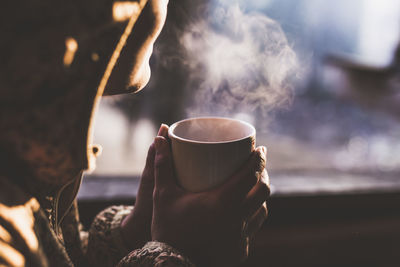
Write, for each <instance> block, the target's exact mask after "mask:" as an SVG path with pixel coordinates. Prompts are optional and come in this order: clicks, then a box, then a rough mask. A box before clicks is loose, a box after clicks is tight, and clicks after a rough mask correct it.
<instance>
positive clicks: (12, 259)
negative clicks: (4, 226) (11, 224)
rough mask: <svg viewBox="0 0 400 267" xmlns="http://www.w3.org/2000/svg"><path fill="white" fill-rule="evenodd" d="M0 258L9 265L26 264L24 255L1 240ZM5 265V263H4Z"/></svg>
mask: <svg viewBox="0 0 400 267" xmlns="http://www.w3.org/2000/svg"><path fill="white" fill-rule="evenodd" d="M0 258H1V259H2V260H4V261H5V262H2V263H5V264H6V265H7V266H25V258H24V256H23V255H22V254H21V253H20V252H19V251H18V250H16V249H15V248H13V247H11V246H9V245H8V244H6V243H4V242H3V241H1V240H0ZM2 266H3V265H2Z"/></svg>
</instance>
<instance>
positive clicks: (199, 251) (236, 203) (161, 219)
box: [151, 137, 269, 266]
mask: <svg viewBox="0 0 400 267" xmlns="http://www.w3.org/2000/svg"><path fill="white" fill-rule="evenodd" d="M155 147H156V157H155V163H154V167H155V169H154V175H155V188H154V197H153V220H152V226H151V235H152V239H153V240H155V241H160V242H165V243H168V244H170V245H171V246H173V247H175V248H176V249H178V250H180V251H181V252H182V253H183V254H184V255H187V256H188V257H189V258H190V259H191V260H192V261H193V262H194V263H195V264H197V265H199V266H202V265H204V266H233V265H236V264H239V263H240V262H241V261H243V260H244V259H245V258H246V257H247V256H248V240H249V236H251V235H254V233H255V232H256V231H257V230H258V229H259V228H260V227H261V225H262V223H263V222H264V220H265V218H266V215H267V210H266V206H265V204H264V203H265V201H266V199H267V197H268V196H269V187H268V186H267V184H266V183H265V179H260V174H261V173H262V172H263V171H264V167H265V161H266V160H265V148H261V147H260V148H257V149H256V151H255V152H254V153H253V154H252V156H251V158H250V159H249V160H248V162H247V163H246V164H245V165H244V166H243V167H242V168H241V169H240V170H239V172H237V173H236V174H234V175H233V176H232V177H230V178H229V179H228V180H227V182H225V183H224V184H223V185H221V186H218V187H216V188H214V189H212V190H210V191H206V192H200V193H190V192H187V191H185V190H184V189H182V188H181V187H179V186H178V185H177V183H176V179H175V176H174V171H173V165H172V157H171V150H170V146H169V142H168V141H167V139H166V138H164V137H157V138H156V139H155ZM266 177H267V176H266V172H264V178H266Z"/></svg>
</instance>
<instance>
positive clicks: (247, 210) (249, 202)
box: [242, 172, 270, 219]
mask: <svg viewBox="0 0 400 267" xmlns="http://www.w3.org/2000/svg"><path fill="white" fill-rule="evenodd" d="M263 173H264V172H263ZM269 195H270V188H269V186H268V185H267V184H266V183H265V182H264V181H263V179H260V181H258V182H257V184H256V185H255V186H254V187H253V188H252V189H251V190H250V192H249V193H248V194H247V196H246V198H245V200H244V203H243V207H242V216H243V218H244V219H248V218H249V217H250V216H251V215H253V214H254V213H255V212H256V211H257V210H258V209H259V208H260V207H261V205H262V204H263V203H264V202H265V201H266V200H267V198H268V197H269Z"/></svg>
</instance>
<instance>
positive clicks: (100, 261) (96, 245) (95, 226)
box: [87, 206, 194, 267]
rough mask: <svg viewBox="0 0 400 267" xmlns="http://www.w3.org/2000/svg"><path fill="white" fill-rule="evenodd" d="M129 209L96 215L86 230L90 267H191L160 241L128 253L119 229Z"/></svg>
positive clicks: (176, 252) (120, 207)
mask: <svg viewBox="0 0 400 267" xmlns="http://www.w3.org/2000/svg"><path fill="white" fill-rule="evenodd" d="M132 209H133V207H132V206H112V207H109V208H107V209H105V210H104V211H102V212H101V213H99V214H98V215H97V216H96V218H95V219H94V221H93V223H92V226H91V227H90V230H89V241H88V247H87V259H88V261H89V263H90V266H98V267H102V266H116V265H118V266H132V267H136V266H141V267H142V266H143V267H146V266H149V267H150V266H166V267H167V266H174V267H181V266H182V267H183V266H185V267H186V266H191V267H192V266H193V267H194V265H193V264H192V263H191V262H190V261H189V260H188V259H187V258H185V257H184V256H183V255H182V254H180V253H179V252H178V251H177V250H175V249H174V248H172V247H171V246H169V245H167V244H164V243H160V242H148V243H147V244H146V245H145V246H144V247H143V248H141V249H137V250H134V251H132V252H131V251H129V250H128V249H127V248H126V247H125V244H124V242H123V239H122V235H121V227H120V226H121V222H122V221H123V219H124V218H125V217H126V216H128V214H129V213H130V212H131V211H132Z"/></svg>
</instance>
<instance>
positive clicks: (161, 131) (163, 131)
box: [157, 123, 169, 138]
mask: <svg viewBox="0 0 400 267" xmlns="http://www.w3.org/2000/svg"><path fill="white" fill-rule="evenodd" d="M168 129H169V127H168V125H166V124H164V123H163V124H161V126H160V129H159V130H158V133H157V136H163V137H165V138H167V136H168Z"/></svg>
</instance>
